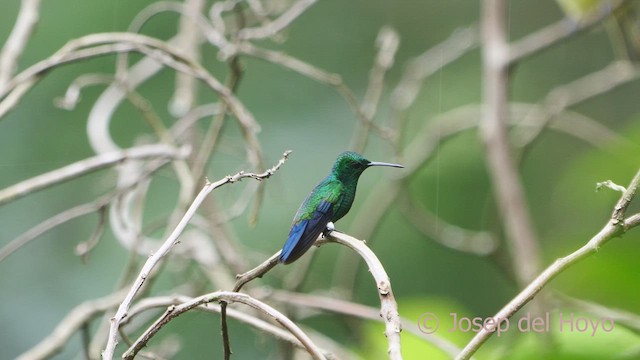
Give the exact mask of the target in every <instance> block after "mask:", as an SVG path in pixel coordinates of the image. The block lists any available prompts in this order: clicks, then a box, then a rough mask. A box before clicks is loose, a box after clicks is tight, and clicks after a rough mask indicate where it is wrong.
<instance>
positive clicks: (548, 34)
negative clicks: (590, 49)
mask: <svg viewBox="0 0 640 360" xmlns="http://www.w3.org/2000/svg"><path fill="white" fill-rule="evenodd" d="M628 1H629V0H608V1H607V6H602V8H601V11H598V12H596V14H595V15H596V16H591V17H588V18H587V19H585V20H584V21H581V22H579V23H576V22H575V21H574V20H572V19H562V20H560V21H558V22H556V23H553V24H551V25H549V26H547V27H544V28H542V29H540V30H538V31H536V32H533V33H531V34H529V35H527V36H526V37H524V38H522V39H520V40H518V41H516V42H514V43H512V44H511V46H510V49H509V60H508V62H509V63H510V64H512V65H513V64H515V63H517V62H519V61H522V60H524V59H526V58H528V57H531V56H533V55H534V54H537V53H538V52H540V51H542V50H546V49H549V48H551V47H553V46H554V45H557V44H559V43H561V42H562V41H564V40H567V39H569V38H570V37H571V36H574V35H578V34H580V33H581V32H583V31H586V30H589V29H590V28H592V27H594V26H595V25H597V24H599V23H600V22H601V21H602V20H604V19H605V18H607V17H609V16H611V14H613V13H614V12H615V11H616V10H617V9H618V8H619V7H620V6H622V5H624V4H625V3H626V2H628Z"/></svg>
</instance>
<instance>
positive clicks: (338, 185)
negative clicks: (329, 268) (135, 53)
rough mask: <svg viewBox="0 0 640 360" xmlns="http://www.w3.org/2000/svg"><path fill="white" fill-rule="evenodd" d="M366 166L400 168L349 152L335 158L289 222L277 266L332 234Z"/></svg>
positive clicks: (290, 260)
mask: <svg viewBox="0 0 640 360" xmlns="http://www.w3.org/2000/svg"><path fill="white" fill-rule="evenodd" d="M369 166H392V167H398V168H401V167H404V166H402V165H398V164H389V163H383V162H373V161H369V160H367V159H365V158H364V157H363V156H362V155H360V154H358V153H355V152H353V151H345V152H343V153H341V154H340V155H338V158H337V159H336V162H335V163H334V164H333V168H332V169H331V173H330V174H329V176H327V177H326V178H324V180H322V181H321V182H320V184H318V186H316V187H315V188H314V189H313V191H311V194H309V196H307V198H306V199H305V200H304V202H303V203H302V205H300V208H299V209H298V212H297V213H296V216H295V217H294V218H293V224H291V230H289V238H288V239H287V242H286V243H285V244H284V247H283V248H282V252H281V253H280V262H281V263H284V264H290V263H292V262H294V261H296V260H297V259H298V258H299V257H300V256H302V254H304V253H305V252H306V251H307V250H309V248H310V247H311V246H312V245H313V243H314V242H315V240H316V238H318V235H320V234H326V233H328V232H330V231H332V230H334V225H333V223H334V222H336V221H338V220H340V219H341V218H342V217H343V216H345V215H346V214H347V213H348V212H349V209H351V204H353V199H354V198H355V197H356V187H357V186H358V179H359V178H360V175H361V174H362V172H363V171H365V169H367V168H368V167H369Z"/></svg>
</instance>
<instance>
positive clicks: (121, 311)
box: [102, 151, 291, 360]
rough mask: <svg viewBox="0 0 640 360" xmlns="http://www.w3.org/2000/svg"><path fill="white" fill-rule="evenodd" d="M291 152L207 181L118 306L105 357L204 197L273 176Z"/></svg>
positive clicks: (109, 359)
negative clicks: (258, 169) (260, 167)
mask: <svg viewBox="0 0 640 360" xmlns="http://www.w3.org/2000/svg"><path fill="white" fill-rule="evenodd" d="M290 153H291V151H286V152H285V153H284V155H283V157H282V158H281V159H280V161H279V162H278V163H277V164H276V165H275V166H273V167H272V168H270V169H268V170H267V171H265V172H263V173H261V174H256V173H245V172H239V173H237V174H235V175H229V176H226V177H225V178H223V179H221V180H218V181H216V182H214V183H207V184H206V185H205V186H204V187H203V188H202V190H201V191H200V193H199V194H198V196H196V198H195V199H194V200H193V202H192V203H191V206H189V209H187V211H186V213H185V214H184V216H183V218H182V220H180V222H179V223H178V225H177V226H176V227H175V229H174V230H173V232H172V233H171V234H170V235H169V237H168V238H167V239H166V240H165V242H164V243H163V244H162V245H161V246H160V248H159V249H158V250H157V251H156V252H155V253H154V254H153V255H151V256H150V257H149V259H147V261H146V262H145V264H144V266H143V267H142V269H141V270H140V273H139V274H138V277H137V278H136V280H135V281H134V283H133V285H132V286H131V288H130V290H129V292H128V294H127V296H126V297H125V299H124V301H122V303H121V304H120V306H119V307H118V310H117V311H116V314H115V315H114V317H113V318H112V319H111V326H110V329H109V337H108V339H107V345H106V347H105V350H104V351H103V353H102V358H103V359H105V360H111V359H112V358H113V353H114V351H115V347H116V344H117V342H118V341H117V336H118V328H119V327H120V323H121V322H122V319H124V318H125V316H127V311H128V310H129V307H130V306H131V303H132V302H133V298H134V297H135V295H136V294H137V293H138V291H139V290H140V288H141V287H142V285H143V284H144V282H145V280H146V279H147V277H148V276H149V274H150V273H151V271H152V270H153V269H154V268H155V266H156V265H157V264H158V263H159V262H160V260H161V259H162V258H164V257H165V255H167V254H168V253H169V251H170V250H171V249H172V248H173V247H174V246H175V245H176V244H177V243H178V238H179V237H180V235H181V234H182V232H183V231H184V229H185V228H186V226H187V224H188V223H189V220H190V219H191V218H192V217H193V215H194V214H195V212H196V210H197V209H198V207H200V205H201V204H202V202H203V201H204V199H205V198H206V197H207V195H209V193H210V192H211V191H213V190H215V189H217V188H219V187H220V186H223V185H226V184H229V183H234V182H237V181H240V180H242V179H244V178H252V179H256V180H263V179H267V178H269V177H271V175H273V174H274V173H275V172H276V171H278V169H280V167H281V166H282V165H283V164H284V163H285V161H286V160H287V158H288V156H289V154H290Z"/></svg>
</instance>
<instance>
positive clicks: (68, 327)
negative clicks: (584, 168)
mask: <svg viewBox="0 0 640 360" xmlns="http://www.w3.org/2000/svg"><path fill="white" fill-rule="evenodd" d="M125 295H126V293H125V292H124V291H122V290H121V291H116V292H114V293H111V294H109V295H107V296H105V297H102V298H99V299H95V300H89V301H85V302H83V303H82V304H80V305H78V306H76V307H75V308H74V309H73V310H72V311H71V312H69V314H67V316H65V318H64V319H62V321H60V322H59V323H58V325H57V326H56V328H55V329H54V330H53V331H52V332H51V334H50V335H49V336H47V337H46V338H45V339H43V340H42V341H40V342H39V343H38V344H37V345H36V346H34V347H33V348H31V349H29V351H27V352H25V353H23V354H22V355H20V356H18V358H17V359H18V360H38V359H49V358H51V357H52V356H53V355H54V354H56V353H58V352H59V351H60V350H61V349H62V347H63V346H64V345H65V344H66V343H67V342H68V340H69V338H70V337H71V336H72V335H73V334H74V333H75V332H76V331H78V329H80V328H82V327H83V326H84V325H85V324H87V323H88V322H89V321H90V320H91V319H93V318H94V317H96V316H98V315H99V314H101V313H103V312H105V311H107V310H109V309H110V308H112V307H113V306H115V305H117V304H118V303H119V302H120V301H122V299H123V298H124V296H125Z"/></svg>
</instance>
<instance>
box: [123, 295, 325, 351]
mask: <svg viewBox="0 0 640 360" xmlns="http://www.w3.org/2000/svg"><path fill="white" fill-rule="evenodd" d="M190 301H193V298H191V297H188V296H182V295H173V296H158V297H152V298H145V299H142V300H140V301H139V302H138V303H136V304H135V305H134V306H132V307H131V310H130V311H129V316H127V317H126V318H125V319H124V320H123V322H122V325H123V326H124V325H126V324H128V323H129V322H131V320H132V319H134V318H135V317H137V316H138V315H140V314H141V313H142V312H145V311H147V310H150V309H156V308H160V307H168V306H170V305H180V304H184V303H187V302H190ZM195 309H198V310H200V311H206V312H211V313H218V314H219V313H220V305H219V304H215V303H207V304H203V305H199V306H198V307H196V308H195ZM227 314H228V315H229V316H230V317H231V318H233V319H235V320H238V321H241V322H243V323H245V324H247V325H250V326H252V327H254V328H256V329H258V330H260V331H263V332H265V333H267V334H269V335H271V336H273V337H274V338H276V339H278V340H283V341H286V342H289V343H291V344H293V345H294V346H296V347H298V348H300V349H305V347H304V345H303V344H302V343H301V342H300V341H299V340H298V339H297V338H296V337H295V336H293V335H292V334H291V333H290V332H288V331H285V330H282V329H281V328H279V327H277V326H274V325H271V324H270V323H268V322H266V321H264V320H260V319H258V318H257V317H255V316H252V315H249V314H247V313H246V312H243V311H239V310H235V309H228V310H227ZM324 354H325V356H326V357H327V358H329V357H330V354H329V353H327V352H324Z"/></svg>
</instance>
